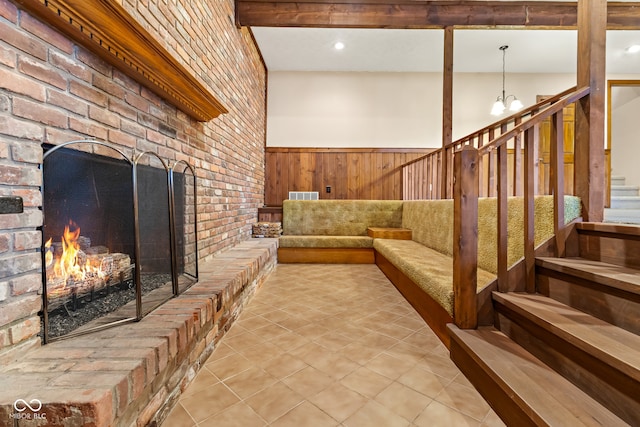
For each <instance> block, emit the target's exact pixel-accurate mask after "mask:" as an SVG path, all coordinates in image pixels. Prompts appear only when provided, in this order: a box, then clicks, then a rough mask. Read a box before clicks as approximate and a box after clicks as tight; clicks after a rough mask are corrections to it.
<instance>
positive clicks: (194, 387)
mask: <svg viewBox="0 0 640 427" xmlns="http://www.w3.org/2000/svg"><path fill="white" fill-rule="evenodd" d="M219 382H220V380H219V379H218V377H216V376H215V375H213V373H211V371H209V370H208V369H207V367H206V366H204V367H203V368H202V369H200V371H199V372H198V373H197V374H196V377H195V378H194V379H193V381H191V383H190V384H189V385H188V387H187V388H186V389H185V391H184V392H182V396H181V397H182V398H185V397H188V396H191V395H193V394H195V393H200V392H201V391H202V390H204V389H206V388H209V387H211V386H212V385H215V384H217V383H219Z"/></svg>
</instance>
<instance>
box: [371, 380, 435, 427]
mask: <svg viewBox="0 0 640 427" xmlns="http://www.w3.org/2000/svg"><path fill="white" fill-rule="evenodd" d="M375 400H376V401H377V402H379V403H381V404H382V405H384V406H386V407H387V408H389V409H391V410H392V411H393V412H395V413H396V414H398V415H400V416H401V417H403V418H405V419H406V420H408V421H413V420H414V419H415V418H416V417H417V416H418V415H420V413H422V411H424V409H425V408H426V407H427V406H428V405H429V404H430V403H431V401H432V399H431V398H429V397H427V396H425V395H423V394H421V393H418V392H417V391H415V390H413V389H411V388H409V387H407V386H405V385H402V384H400V383H398V382H394V383H391V385H390V386H389V387H387V388H386V389H384V390H383V391H382V392H380V393H379V394H378V395H377V396H376V398H375Z"/></svg>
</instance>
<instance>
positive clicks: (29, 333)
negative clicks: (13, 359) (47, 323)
mask: <svg viewBox="0 0 640 427" xmlns="http://www.w3.org/2000/svg"><path fill="white" fill-rule="evenodd" d="M38 333H40V316H35V317H31V318H29V319H26V320H23V321H22V322H20V323H18V324H15V325H12V326H11V327H10V328H9V335H10V337H11V344H18V343H21V342H22V341H25V340H28V339H29V338H31V337H34V336H36V335H37V334H38Z"/></svg>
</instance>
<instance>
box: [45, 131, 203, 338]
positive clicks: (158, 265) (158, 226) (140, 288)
mask: <svg viewBox="0 0 640 427" xmlns="http://www.w3.org/2000/svg"><path fill="white" fill-rule="evenodd" d="M44 149H45V155H44V161H43V211H44V226H43V241H44V242H45V243H44V245H43V248H42V253H43V265H44V268H43V312H42V319H43V338H44V341H45V342H48V341H52V340H55V339H59V338H64V337H69V336H74V335H77V334H84V333H89V332H91V331H94V330H99V329H103V328H105V327H110V326H114V325H116V324H120V323H124V322H130V321H135V320H140V319H141V318H142V317H143V316H144V315H145V314H147V313H148V312H150V311H151V310H153V309H154V308H155V307H157V306H158V305H160V304H162V303H163V302H164V301H166V300H167V299H169V298H171V297H172V296H174V295H177V294H178V293H179V292H181V291H184V290H185V289H186V288H187V287H188V286H190V285H191V284H193V283H195V282H196V281H197V276H198V271H197V240H196V235H195V233H196V230H197V227H196V206H195V194H196V193H195V185H196V180H195V173H194V171H193V169H192V168H191V166H189V165H187V164H186V163H184V162H176V163H175V164H174V165H171V166H170V165H168V164H167V163H166V162H165V161H164V160H162V159H160V158H159V157H158V156H157V155H156V154H155V153H149V152H145V153H140V154H138V155H135V156H133V155H132V156H127V155H126V154H125V153H124V152H123V151H121V150H120V149H118V148H117V147H114V146H111V145H109V144H107V143H103V142H100V141H72V142H69V143H66V144H62V145H60V146H45V147H44Z"/></svg>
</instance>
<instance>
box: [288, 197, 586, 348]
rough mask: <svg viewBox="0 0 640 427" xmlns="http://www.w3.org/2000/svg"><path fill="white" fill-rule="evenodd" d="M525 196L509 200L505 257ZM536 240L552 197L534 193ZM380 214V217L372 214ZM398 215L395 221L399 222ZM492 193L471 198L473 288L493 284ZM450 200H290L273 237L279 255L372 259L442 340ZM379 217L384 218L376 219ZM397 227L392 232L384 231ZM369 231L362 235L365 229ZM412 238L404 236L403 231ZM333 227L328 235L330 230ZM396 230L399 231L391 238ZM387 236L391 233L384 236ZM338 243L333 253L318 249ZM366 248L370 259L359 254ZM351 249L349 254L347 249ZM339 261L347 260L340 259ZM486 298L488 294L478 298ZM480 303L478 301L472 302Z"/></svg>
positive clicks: (546, 228) (449, 293) (570, 205)
mask: <svg viewBox="0 0 640 427" xmlns="http://www.w3.org/2000/svg"><path fill="white" fill-rule="evenodd" d="M523 209H524V203H523V199H522V198H521V197H513V198H510V199H509V200H508V210H509V219H508V225H507V229H508V234H509V236H511V237H510V238H509V240H508V253H507V263H508V265H509V266H511V265H513V264H514V263H516V262H517V261H518V260H519V259H521V258H522V256H523V254H524V237H523V234H522V230H523V229H524V222H523V221H524V220H523V218H524V212H523ZM534 211H535V214H534V218H535V235H534V239H535V244H536V245H539V244H541V243H542V242H544V241H545V240H547V239H549V238H550V237H551V236H552V235H553V197H551V196H542V197H536V199H535V203H534ZM377 213H380V215H381V216H380V218H376V214H377ZM579 214H580V201H579V199H578V198H576V197H573V196H566V197H565V218H566V222H569V221H571V220H573V219H575V218H577V217H578V216H579ZM398 216H399V217H400V220H399V221H398ZM496 217H497V212H496V199H494V198H485V199H479V200H478V270H477V274H478V294H479V295H481V294H484V293H487V294H488V293H489V292H490V291H491V290H495V279H496V274H497V221H496ZM453 219H454V214H453V200H451V199H449V200H419V201H404V202H401V201H366V200H359V201H340V200H318V201H294V200H288V201H285V202H284V204H283V222H284V235H283V236H281V237H280V249H279V250H278V262H375V263H376V264H377V265H378V267H379V268H380V269H381V270H382V271H383V272H384V273H385V274H386V275H387V277H388V278H389V279H390V280H391V282H393V284H394V285H395V286H396V287H397V288H398V289H399V290H400V292H401V293H402V294H403V295H404V296H405V298H407V300H408V301H409V302H410V303H411V304H412V305H413V306H414V308H415V309H416V310H417V311H418V312H419V313H420V314H421V316H422V317H423V318H424V319H425V320H426V321H427V323H428V324H429V325H430V326H431V327H432V328H433V329H434V331H435V332H436V333H437V334H438V335H439V336H440V338H441V339H442V340H443V342H445V344H448V342H449V335H448V333H447V331H446V324H447V323H451V322H452V321H453V315H454V311H453V307H454V301H453V299H454V297H453V259H452V256H453ZM382 224H384V225H382ZM384 227H386V228H389V229H393V228H395V229H397V230H398V231H399V233H398V234H397V235H396V236H394V233H393V232H392V231H391V230H387V232H384V231H385V230H380V231H381V232H380V233H379V234H378V235H379V236H381V237H380V238H377V237H371V236H376V234H375V232H372V231H375V230H376V229H377V228H384ZM367 230H368V231H369V235H366V234H367ZM409 230H410V232H411V239H410V240H409V239H406V237H407V234H406V231H409ZM332 233H333V234H332ZM398 236H402V237H401V238H393V237H398ZM389 237H392V238H389ZM335 249H339V250H340V252H339V254H340V256H339V257H337V256H336V257H329V256H325V255H324V254H326V253H327V252H326V251H328V250H335ZM363 249H364V250H367V251H371V250H372V251H373V259H371V256H370V253H369V255H368V256H361V255H360V254H361V252H362V251H363ZM351 253H353V254H354V255H350V254H351ZM345 260H346V261H345ZM479 299H480V300H482V301H489V299H487V298H485V299H482V298H481V297H480V296H479ZM479 306H481V308H480V309H481V310H482V309H483V308H482V302H481V303H480V304H479Z"/></svg>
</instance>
